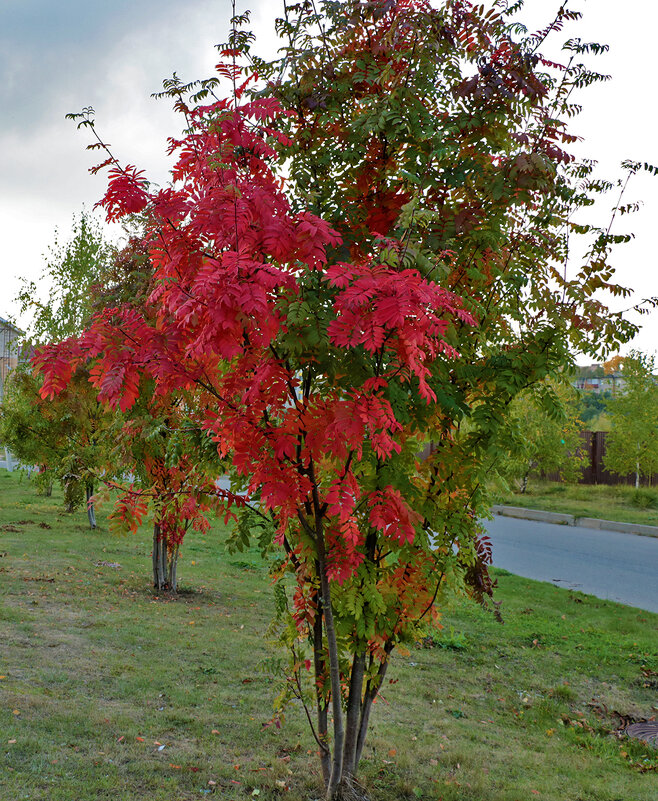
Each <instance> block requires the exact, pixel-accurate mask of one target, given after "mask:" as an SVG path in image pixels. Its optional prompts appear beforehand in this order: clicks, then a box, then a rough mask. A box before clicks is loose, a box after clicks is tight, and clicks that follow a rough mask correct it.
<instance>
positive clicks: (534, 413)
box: [497, 379, 584, 492]
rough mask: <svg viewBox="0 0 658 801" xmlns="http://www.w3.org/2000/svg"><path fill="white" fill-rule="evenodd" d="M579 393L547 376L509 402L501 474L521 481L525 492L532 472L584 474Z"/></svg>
mask: <svg viewBox="0 0 658 801" xmlns="http://www.w3.org/2000/svg"><path fill="white" fill-rule="evenodd" d="M581 430H582V423H581V420H580V418H579V397H578V394H577V393H576V391H575V390H574V389H573V388H572V387H571V385H570V384H568V383H566V382H565V381H564V380H562V381H558V380H555V379H553V380H546V381H543V382H541V384H539V385H538V386H536V387H532V388H531V389H528V390H526V391H525V392H523V393H521V394H520V395H519V396H518V397H517V398H515V399H514V401H513V402H512V404H511V406H510V411H509V417H508V424H507V426H506V428H505V433H506V437H505V438H504V439H503V440H502V441H501V450H502V452H503V453H502V455H501V458H500V459H499V461H498V463H497V468H498V472H499V474H500V475H501V476H502V477H504V478H506V479H510V480H514V481H518V482H519V488H520V490H521V492H525V491H526V489H527V487H528V481H529V478H530V476H531V474H532V473H538V472H541V473H553V472H557V473H559V475H560V477H561V478H562V479H563V480H565V481H577V480H578V478H579V477H580V474H581V469H582V464H583V461H584V457H583V455H582V454H581V453H580V445H581V439H580V431H581Z"/></svg>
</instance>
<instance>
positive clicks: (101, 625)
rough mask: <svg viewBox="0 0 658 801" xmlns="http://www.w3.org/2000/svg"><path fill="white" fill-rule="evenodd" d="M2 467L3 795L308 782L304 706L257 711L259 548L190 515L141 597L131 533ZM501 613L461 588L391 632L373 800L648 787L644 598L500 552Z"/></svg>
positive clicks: (309, 750) (105, 795)
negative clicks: (437, 619) (526, 566)
mask: <svg viewBox="0 0 658 801" xmlns="http://www.w3.org/2000/svg"><path fill="white" fill-rule="evenodd" d="M60 504H61V499H60V498H58V497H54V498H52V499H47V498H39V497H37V496H36V495H35V494H34V490H33V488H32V487H31V486H30V484H29V483H27V482H26V481H23V483H20V484H19V482H18V477H17V476H9V475H8V474H0V604H1V605H0V639H1V641H2V647H1V648H0V738H1V739H0V799H2V801H15V799H23V798H29V799H31V800H32V801H40V800H43V801H45V799H48V801H72V800H73V799H85V801H86V800H87V799H90V800H91V799H95V800H98V801H100V800H101V799H108V800H109V799H113V801H128V800H129V801H146V800H147V799H148V801H186V800H189V799H199V798H204V797H206V796H213V795H216V796H217V797H221V798H223V799H246V798H258V799H259V801H273V799H290V801H301V800H302V799H304V800H305V801H307V800H308V799H315V798H318V797H319V796H320V794H321V793H320V786H321V782H320V778H319V774H318V769H317V759H316V756H315V748H314V745H313V741H312V739H311V737H310V735H309V733H308V732H307V730H306V725H305V719H304V716H303V713H302V712H301V710H300V709H299V708H297V707H293V708H291V709H290V710H289V712H288V714H287V716H286V720H285V723H284V725H283V727H282V728H281V729H278V728H276V726H268V725H266V724H267V723H268V722H269V721H270V719H271V716H272V698H273V696H274V694H275V690H276V687H275V685H274V684H273V682H272V679H271V677H270V676H269V675H268V674H266V673H263V672H261V671H260V670H259V669H258V665H259V663H261V662H262V660H263V659H264V658H266V657H267V656H268V655H269V653H270V652H269V651H268V647H267V645H266V642H265V639H266V637H265V633H266V629H267V625H268V622H269V619H270V615H271V612H272V606H273V605H272V600H271V593H270V587H269V585H268V582H267V577H266V565H265V564H264V563H263V561H262V560H261V558H260V557H259V555H258V554H257V552H256V551H250V552H247V553H244V554H240V555H239V556H234V555H230V554H228V553H227V552H226V550H225V548H224V531H223V529H222V527H221V526H220V525H216V526H215V527H214V528H213V530H212V531H211V532H210V533H209V534H208V536H205V537H201V536H199V535H196V536H195V535H193V534H192V535H190V537H189V540H188V541H187V542H186V544H185V550H184V554H183V556H182V557H181V566H180V573H181V576H182V580H181V584H182V592H181V593H180V595H179V596H178V597H177V598H176V599H172V598H166V597H157V596H155V595H154V594H153V593H152V591H151V588H150V585H149V568H150V553H149V551H150V545H149V537H148V534H147V533H145V534H144V535H138V536H137V537H128V538H121V539H118V538H115V537H113V536H112V535H110V534H108V532H107V530H106V528H105V527H104V526H103V524H101V529H100V530H98V531H96V532H90V531H89V530H88V529H86V527H85V523H86V518H85V515H84V512H80V513H78V514H76V515H75V516H70V515H66V514H65V513H64V512H63V511H62V509H61V506H60ZM496 572H497V575H498V577H499V584H500V587H499V589H498V591H497V595H498V600H502V601H503V605H502V612H503V617H504V619H505V623H504V625H500V624H499V623H497V622H496V621H495V620H494V619H493V616H491V615H490V614H488V613H486V612H485V611H483V610H481V609H480V608H479V607H476V606H473V605H472V604H469V603H466V602H464V601H462V600H457V599H456V600H454V601H452V602H450V603H448V604H447V607H446V610H445V614H444V619H443V623H444V624H445V628H443V629H442V630H437V631H435V632H432V633H431V634H430V636H428V637H427V638H426V639H425V640H424V641H422V642H421V643H418V644H416V645H413V646H411V647H410V649H409V652H408V653H402V652H400V653H398V654H397V655H396V657H395V659H394V664H393V665H392V667H391V670H390V673H389V676H390V678H391V683H388V684H387V685H386V687H385V689H384V691H383V694H382V698H381V700H380V701H379V702H378V703H377V706H376V709H375V711H374V713H373V722H374V726H373V730H372V732H371V735H370V740H369V745H368V746H367V748H366V757H367V758H366V759H365V761H364V764H363V775H362V779H363V781H364V783H365V784H366V786H367V787H368V788H369V790H370V792H371V795H372V797H373V799H375V801H384V800H386V801H390V800H391V799H414V798H421V799H433V800H434V801H438V799H442V801H457V799H459V801H528V799H534V798H537V799H542V798H543V799H547V800H548V799H550V801H556V799H559V800H560V801H584V799H586V800H587V801H630V799H633V801H649V800H650V799H651V801H653V799H654V798H655V787H656V772H655V769H656V766H657V765H658V759H657V754H658V752H656V751H655V750H652V749H651V748H649V747H648V746H647V745H645V744H642V743H640V742H638V741H631V740H628V739H626V738H622V739H620V738H618V737H617V736H616V735H615V734H614V732H615V730H617V729H619V727H620V726H621V725H622V724H623V723H625V722H628V721H630V720H631V719H642V718H647V717H649V716H651V715H652V714H655V713H656V708H655V706H654V705H655V704H656V703H657V701H656V690H657V689H658V653H657V651H656V643H657V642H658V639H657V637H656V629H657V623H658V616H656V615H652V614H650V613H644V612H641V611H639V610H637V609H629V608H624V607H622V606H619V605H617V604H614V603H610V602H605V601H600V600H598V599H595V598H592V597H590V596H585V595H582V594H579V593H573V592H568V591H566V590H561V589H557V588H555V587H553V586H551V585H548V584H540V583H537V582H532V581H529V580H527V579H522V578H519V577H516V576H512V575H510V574H508V573H506V572H505V571H496Z"/></svg>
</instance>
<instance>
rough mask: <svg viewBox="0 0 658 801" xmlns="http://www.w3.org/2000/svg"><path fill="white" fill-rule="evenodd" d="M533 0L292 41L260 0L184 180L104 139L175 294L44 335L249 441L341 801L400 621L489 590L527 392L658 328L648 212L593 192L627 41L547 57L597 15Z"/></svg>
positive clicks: (230, 452)
mask: <svg viewBox="0 0 658 801" xmlns="http://www.w3.org/2000/svg"><path fill="white" fill-rule="evenodd" d="M519 6H520V4H515V6H514V7H512V8H510V9H506V8H504V7H503V5H501V4H497V5H496V6H495V7H494V8H492V9H491V10H489V11H485V10H484V8H483V7H479V6H474V5H472V4H471V3H469V2H466V1H465V0H447V2H443V3H441V4H440V6H439V7H438V8H434V7H433V6H431V5H430V4H429V3H427V2H424V1H423V0H373V1H372V2H367V3H362V2H355V1H353V0H350V1H349V2H323V3H321V4H320V5H319V6H317V5H316V4H313V3H305V2H302V3H293V4H289V3H286V4H285V12H286V13H285V17H284V18H283V19H282V20H279V21H278V23H277V30H278V33H279V35H280V36H281V37H282V38H283V40H284V42H285V45H284V49H283V55H282V58H281V59H279V60H277V61H274V62H271V63H268V62H266V61H264V60H262V59H259V58H258V57H257V56H256V54H255V53H254V52H252V50H253V47H252V38H253V37H252V36H251V34H250V33H249V32H248V31H247V30H246V29H245V28H244V27H241V26H245V25H246V24H247V23H248V15H242V16H239V17H235V18H234V20H233V30H232V33H231V36H230V40H229V42H228V43H227V44H226V45H224V46H222V47H221V48H220V50H221V62H220V64H219V65H218V77H213V78H212V79H209V80H206V81H200V82H194V83H193V84H189V85H184V84H182V83H181V82H180V81H179V80H178V79H176V78H175V77H174V78H173V79H171V80H169V81H167V82H165V87H164V92H163V94H164V95H167V96H169V97H171V98H172V99H173V100H174V103H175V107H176V108H177V109H178V111H180V112H181V113H182V115H184V119H185V123H184V125H185V131H184V133H183V134H182V135H181V136H179V137H172V138H171V139H170V142H169V151H170V153H171V154H172V155H173V156H174V158H175V163H174V166H173V168H172V181H171V184H170V185H169V186H167V187H164V188H161V189H158V188H157V187H154V186H152V185H150V184H149V183H148V181H147V180H146V178H145V176H144V175H143V174H142V173H141V172H140V171H139V170H138V169H137V168H135V167H133V166H130V165H124V164H123V163H121V162H119V161H118V159H117V158H116V157H115V156H114V154H113V153H112V152H111V151H110V149H109V148H108V147H107V146H105V145H104V144H103V141H102V139H101V138H100V137H99V138H98V142H97V143H95V144H94V147H98V146H100V147H105V150H106V155H107V159H106V161H105V162H104V164H105V166H107V167H108V168H109V186H108V190H107V193H106V195H105V197H104V199H103V201H102V204H103V206H104V208H105V210H106V212H107V216H108V219H109V220H117V219H122V218H123V217H125V216H126V215H130V214H133V213H135V212H141V213H143V214H144V219H145V220H146V231H145V233H144V235H143V237H142V243H143V246H144V248H145V250H146V251H147V253H148V259H149V262H150V266H151V268H152V270H151V272H150V274H149V278H148V291H147V292H145V293H144V296H143V297H142V298H140V301H139V302H133V301H122V300H121V299H117V302H116V303H113V304H109V305H107V306H106V307H105V308H104V309H103V310H102V311H98V312H97V313H96V314H95V315H94V316H93V319H92V320H91V322H90V324H89V326H88V327H87V329H86V330H85V331H84V333H83V334H82V335H80V336H77V337H72V338H69V339H66V340H64V341H62V342H60V343H58V344H51V345H47V346H45V347H43V348H41V349H40V350H39V352H38V353H37V355H36V357H35V365H36V366H37V367H38V368H39V369H40V370H41V371H42V373H43V376H44V387H43V394H44V396H46V397H48V396H53V395H55V394H57V393H59V392H61V391H62V390H63V389H64V388H65V387H66V386H67V384H68V383H69V382H70V380H71V376H72V375H73V374H74V372H75V370H76V369H78V367H79V366H81V365H85V364H89V365H90V377H91V381H92V383H93V385H94V387H95V388H96V391H97V393H98V398H99V399H100V401H101V402H102V403H104V404H107V405H109V406H111V407H113V408H119V409H120V410H122V411H124V412H125V411H128V410H130V409H132V408H133V407H135V404H138V403H139V402H140V398H141V397H142V393H143V392H144V388H145V387H146V386H148V387H149V392H152V397H153V398H156V399H161V401H162V403H169V402H171V403H183V402H184V404H185V407H184V408H185V410H186V412H187V413H188V416H189V419H190V421H191V424H192V425H193V426H195V427H197V428H198V429H199V430H200V431H201V432H203V437H205V441H206V442H207V441H212V442H213V443H214V444H215V449H216V457H217V459H226V460H230V462H231V465H232V467H231V469H232V471H233V476H234V479H235V481H236V484H237V483H239V482H241V483H242V486H244V488H245V490H246V493H247V498H246V499H242V498H241V497H239V496H238V495H237V494H232V493H231V494H228V495H226V496H225V497H224V498H221V497H219V496H220V493H218V494H217V503H218V505H219V507H220V508H222V509H224V510H225V511H226V513H227V514H228V515H233V516H235V517H236V518H237V520H236V528H235V534H234V541H235V543H236V545H238V546H239V545H240V543H243V542H244V540H245V539H246V538H248V537H249V535H250V533H251V532H252V530H253V529H254V528H255V527H256V523H258V528H259V530H260V532H261V540H262V541H263V542H264V543H265V544H267V541H268V539H269V541H270V542H271V544H272V546H273V547H277V546H278V547H279V548H280V551H281V558H280V561H279V564H278V567H277V569H276V571H275V578H276V579H277V580H278V585H277V586H278V590H277V593H278V596H277V597H278V599H279V603H278V610H279V613H280V615H281V616H282V621H283V625H282V626H281V627H280V630H281V638H282V641H283V642H284V643H285V644H286V645H287V646H288V648H289V651H290V655H291V661H290V665H289V669H288V677H289V685H288V695H289V696H290V697H292V696H296V697H298V698H300V699H301V700H302V702H303V703H304V704H305V706H306V708H307V710H309V721H310V720H311V719H312V716H311V714H310V707H311V706H314V707H315V722H314V723H313V724H312V728H313V733H314V736H315V738H316V740H317V743H318V748H319V752H320V759H321V764H322V770H323V776H324V780H325V784H326V792H327V797H328V798H330V799H333V798H337V797H339V796H340V795H341V794H346V793H348V792H351V791H353V789H354V787H355V783H354V782H355V775H356V771H357V767H358V763H359V759H360V757H361V755H362V753H363V748H364V744H365V739H366V733H367V730H368V722H369V718H370V714H371V710H372V704H373V702H374V700H375V698H376V696H377V694H378V692H379V690H380V688H381V685H382V681H383V679H384V676H385V674H386V671H387V669H388V665H389V660H390V655H391V653H392V651H393V649H394V648H395V647H396V645H398V644H399V643H402V642H405V641H408V640H409V639H411V638H413V637H414V636H417V635H418V633H419V632H421V631H422V630H423V627H424V626H425V625H426V623H427V621H429V620H432V619H436V618H437V616H438V615H439V613H440V608H441V599H442V595H443V592H444V590H445V588H446V587H448V586H450V587H454V586H455V585H457V586H460V587H462V588H464V589H466V590H467V591H468V592H470V593H471V594H472V595H473V596H474V597H475V598H477V599H479V600H480V601H482V602H484V600H485V596H486V595H487V594H490V593H491V589H492V583H491V580H490V579H489V576H488V573H487V562H488V561H489V559H490V549H489V544H488V542H487V540H486V537H484V536H483V532H482V528H481V524H480V523H479V519H480V517H481V515H482V514H483V513H485V512H486V509H487V507H488V502H489V499H488V491H487V480H486V479H487V473H488V470H489V468H490V465H491V460H492V458H494V457H495V455H496V448H497V447H498V445H497V442H498V437H499V434H500V430H501V427H502V426H503V425H504V422H505V419H506V416H507V415H508V410H509V407H510V404H511V403H512V401H513V400H514V398H516V397H517V396H518V395H519V394H520V393H522V392H523V391H524V390H526V389H527V388H528V387H531V386H533V385H535V384H537V383H538V382H541V381H543V380H544V379H545V378H546V377H547V376H551V375H556V374H557V373H558V372H559V371H561V370H562V369H563V368H564V367H565V366H568V365H569V364H570V363H571V362H572V355H571V354H572V353H573V350H574V349H578V350H580V351H581V352H585V353H588V354H590V355H592V356H594V355H597V354H600V353H601V352H605V351H606V350H607V349H609V348H616V346H617V345H618V344H619V343H620V342H623V341H625V340H627V339H628V338H629V337H630V336H631V335H632V334H633V332H634V330H635V329H634V327H633V326H632V325H631V324H630V323H628V322H626V321H625V320H624V319H623V318H622V317H621V315H619V314H618V313H613V312H611V311H610V310H609V309H608V308H607V307H606V305H605V303H604V302H603V301H602V300H601V291H605V290H607V291H608V292H609V293H611V294H612V295H613V296H624V295H626V294H627V293H628V291H627V290H625V289H623V288H621V287H619V286H618V285H616V284H615V283H614V282H613V280H612V273H613V269H612V266H611V264H610V261H609V256H610V252H611V248H612V246H613V245H614V244H615V243H617V242H620V241H624V240H625V239H627V237H625V236H621V235H616V234H612V233H611V231H610V228H609V226H608V225H607V223H606V224H604V225H601V226H598V227H597V226H593V225H591V224H587V225H585V224H583V223H581V222H579V218H578V212H579V210H580V209H582V208H583V207H585V206H588V205H589V204H590V202H591V199H592V197H593V196H596V195H597V194H600V193H602V192H605V191H607V190H609V189H611V188H613V185H612V184H606V183H602V182H600V181H598V180H595V179H594V177H593V174H592V171H593V164H592V163H591V162H579V161H577V160H576V159H574V157H573V156H572V155H570V153H569V151H568V148H569V145H571V144H572V143H573V142H574V141H575V135H574V134H572V133H570V131H569V130H568V126H567V122H568V120H569V118H570V117H571V116H573V115H574V114H575V113H576V112H577V108H578V107H577V106H576V104H575V101H574V100H573V98H572V92H573V91H574V90H575V89H578V88H580V87H583V86H586V85H588V84H590V83H592V82H594V81H596V80H600V79H602V78H603V76H599V75H597V74H596V73H593V72H591V71H590V70H589V69H588V68H587V67H586V66H585V65H584V63H582V62H583V60H584V59H585V58H586V57H587V56H588V54H590V53H592V52H596V51H598V50H600V49H601V48H600V47H599V46H598V45H593V44H586V43H583V42H581V41H580V40H571V41H569V42H567V43H566V44H565V46H564V53H565V57H566V60H565V63H564V64H555V63H553V62H551V61H549V60H548V59H546V58H544V57H542V55H541V47H542V45H543V43H544V40H545V39H546V37H547V36H549V35H552V34H555V33H557V32H559V31H560V30H561V28H562V26H563V24H564V22H565V21H567V20H571V19H574V18H576V17H577V16H578V14H577V13H576V12H574V11H571V10H569V9H568V7H567V4H564V5H563V6H561V8H560V10H559V12H558V16H557V18H556V19H555V20H554V21H553V22H552V23H551V24H550V25H549V26H548V27H547V28H546V29H545V30H543V31H540V32H539V33H537V34H528V33H527V31H526V30H525V29H524V28H523V26H521V25H520V24H519V23H516V22H515V21H514V19H513V13H514V11H516V10H518V7H519ZM74 116H75V115H74ZM77 119H78V120H79V123H80V124H81V125H82V126H84V127H87V128H91V130H92V131H93V133H94V134H96V128H95V124H94V121H93V118H92V117H91V116H90V115H89V113H88V112H87V113H83V115H78V116H77ZM638 168H639V165H633V164H628V165H627V169H628V171H629V172H630V173H632V172H633V171H635V170H637V169H638ZM579 236H580V237H583V238H584V239H585V240H586V241H587V242H588V243H589V244H588V247H587V248H586V250H587V254H586V257H585V260H584V262H583V263H579V264H574V263H573V261H572V257H571V256H570V255H569V254H570V253H573V252H574V248H573V247H572V246H571V245H570V238H571V239H573V238H574V237H579ZM183 399H184V401H183ZM428 442H431V443H432V449H431V455H430V456H429V458H427V459H425V460H424V461H421V460H420V459H419V458H418V454H419V452H420V451H421V450H422V448H423V447H424V446H425V445H426V444H427V443H428ZM287 576H291V577H292V581H293V585H294V586H293V587H292V590H289V583H287V582H286V581H285V577H287ZM309 672H310V673H311V674H312V677H310V678H307V677H308V674H309ZM330 711H331V716H330Z"/></svg>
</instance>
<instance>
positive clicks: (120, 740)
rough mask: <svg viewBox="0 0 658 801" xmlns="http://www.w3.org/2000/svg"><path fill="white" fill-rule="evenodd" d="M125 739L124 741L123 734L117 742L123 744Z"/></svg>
mask: <svg viewBox="0 0 658 801" xmlns="http://www.w3.org/2000/svg"><path fill="white" fill-rule="evenodd" d="M123 739H124V738H123V734H122V735H121V737H119V739H118V740H117V742H118V743H122V742H123Z"/></svg>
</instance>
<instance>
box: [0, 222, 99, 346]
mask: <svg viewBox="0 0 658 801" xmlns="http://www.w3.org/2000/svg"><path fill="white" fill-rule="evenodd" d="M113 252H114V248H113V247H112V245H110V244H109V243H108V242H107V241H106V240H105V238H104V236H103V233H102V231H101V228H100V225H99V223H98V221H97V220H95V219H94V217H93V216H92V215H90V214H89V213H88V212H86V211H82V212H80V214H79V215H77V216H75V215H74V216H73V221H72V224H71V238H70V239H69V240H68V241H67V242H65V243H64V244H62V243H61V242H60V240H59V233H58V231H57V230H56V231H55V239H54V242H53V244H52V245H51V246H50V247H49V248H48V254H47V256H46V257H45V258H46V265H45V267H44V269H43V271H42V274H41V277H40V279H39V286H40V287H41V286H44V285H45V286H47V287H48V296H47V297H46V299H45V300H40V299H39V291H38V289H37V285H36V283H35V282H34V281H25V280H24V281H23V285H22V287H21V289H20V291H19V293H18V296H17V298H16V300H17V302H18V303H19V305H20V310H21V314H23V315H31V317H32V321H31V324H30V331H29V335H30V340H31V341H33V342H57V341H58V340H61V339H64V338H66V337H68V336H73V335H76V334H79V333H80V332H81V331H82V330H83V328H84V326H85V325H86V323H87V321H88V320H89V318H90V317H91V314H92V308H93V307H92V303H93V301H92V298H93V296H92V293H91V292H90V290H91V288H92V287H93V286H94V284H95V283H96V282H97V281H99V280H100V277H101V275H102V273H103V271H104V270H105V269H106V267H107V264H108V262H109V261H110V259H111V258H112V254H113Z"/></svg>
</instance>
